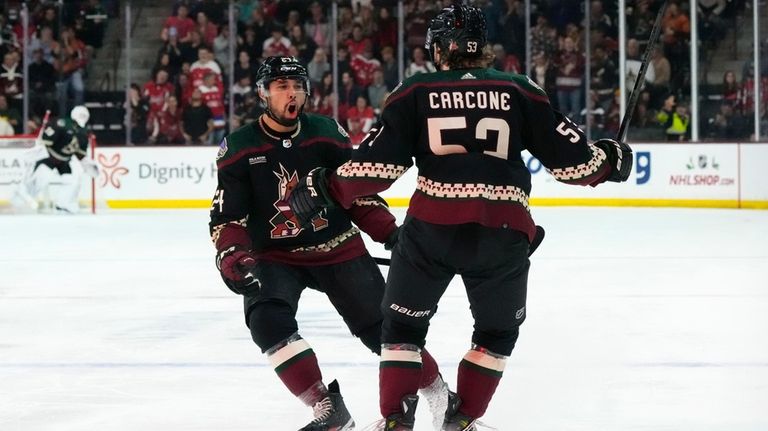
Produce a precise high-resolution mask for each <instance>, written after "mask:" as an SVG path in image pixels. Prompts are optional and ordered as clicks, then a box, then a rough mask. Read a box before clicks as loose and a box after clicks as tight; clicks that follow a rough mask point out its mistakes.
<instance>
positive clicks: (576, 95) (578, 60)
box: [555, 36, 584, 118]
mask: <svg viewBox="0 0 768 431" xmlns="http://www.w3.org/2000/svg"><path fill="white" fill-rule="evenodd" d="M556 64H558V68H557V79H556V80H555V86H556V87H557V104H558V106H559V107H560V109H561V110H562V112H563V114H565V115H566V116H567V117H569V118H577V116H578V115H579V114H580V113H581V108H582V106H583V103H582V102H583V97H582V92H581V88H582V86H583V84H584V82H583V81H584V78H583V77H584V56H583V54H582V53H581V51H579V50H578V48H577V47H576V42H574V40H573V39H572V38H571V37H570V36H566V37H565V38H564V42H563V49H562V50H561V51H560V52H559V54H558V57H557V61H556Z"/></svg>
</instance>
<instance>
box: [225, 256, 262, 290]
mask: <svg viewBox="0 0 768 431" xmlns="http://www.w3.org/2000/svg"><path fill="white" fill-rule="evenodd" d="M255 266H256V258H255V257H254V256H253V255H252V254H251V253H249V252H248V251H245V250H243V249H242V248H239V247H237V246H234V245H233V246H231V247H228V248H226V249H224V250H222V251H220V252H219V254H217V255H216V268H218V269H219V272H221V276H222V277H223V278H224V281H225V283H226V284H227V287H229V288H230V289H231V290H232V291H233V292H235V293H238V294H241V295H242V294H245V293H248V292H249V291H251V290H253V289H254V288H256V289H258V288H259V287H261V285H260V284H259V280H258V279H257V278H256V277H255V276H254V275H253V272H252V271H253V268H254V267H255Z"/></svg>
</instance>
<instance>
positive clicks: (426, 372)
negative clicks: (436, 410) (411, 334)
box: [419, 349, 440, 389]
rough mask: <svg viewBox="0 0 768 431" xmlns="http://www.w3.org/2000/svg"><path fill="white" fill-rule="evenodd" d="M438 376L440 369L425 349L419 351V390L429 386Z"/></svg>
mask: <svg viewBox="0 0 768 431" xmlns="http://www.w3.org/2000/svg"><path fill="white" fill-rule="evenodd" d="M438 375H440V369H439V368H438V367H437V362H436V361H435V358H433V357H432V355H430V354H429V352H427V349H422V350H421V380H419V389H424V388H426V387H428V386H429V385H431V384H432V383H433V382H434V381H435V379H436V378H437V376H438Z"/></svg>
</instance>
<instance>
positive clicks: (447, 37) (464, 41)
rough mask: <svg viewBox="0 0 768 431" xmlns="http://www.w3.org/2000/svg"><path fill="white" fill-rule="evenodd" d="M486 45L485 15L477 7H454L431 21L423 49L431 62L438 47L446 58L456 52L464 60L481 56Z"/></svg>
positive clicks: (453, 5)
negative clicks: (430, 58) (464, 58)
mask: <svg viewBox="0 0 768 431" xmlns="http://www.w3.org/2000/svg"><path fill="white" fill-rule="evenodd" d="M486 42H487V27H486V23H485V15H483V12H482V11H481V10H480V9H479V8H476V7H472V6H467V5H463V4H452V5H450V6H448V7H446V8H443V10H441V11H440V13H438V14H437V16H436V17H434V18H433V19H432V20H431V21H430V22H429V29H428V30H427V39H426V41H425V42H424V47H425V48H426V49H427V52H429V54H430V56H431V57H432V60H433V61H434V59H435V52H434V49H435V47H434V46H435V44H437V46H438V47H440V51H441V52H442V53H443V56H445V55H447V54H448V53H451V52H455V53H457V54H459V55H461V56H463V57H479V56H481V55H482V53H483V48H484V47H485V44H486Z"/></svg>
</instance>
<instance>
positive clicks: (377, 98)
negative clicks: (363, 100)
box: [368, 69, 389, 116]
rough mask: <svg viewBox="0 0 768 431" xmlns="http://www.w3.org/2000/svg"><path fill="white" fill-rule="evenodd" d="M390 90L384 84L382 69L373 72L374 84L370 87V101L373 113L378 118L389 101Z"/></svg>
mask: <svg viewBox="0 0 768 431" xmlns="http://www.w3.org/2000/svg"><path fill="white" fill-rule="evenodd" d="M388 94H389V89H388V88H387V84H385V83H384V72H382V71H381V69H376V70H374V71H373V82H372V83H371V85H369V86H368V100H370V102H371V108H373V112H374V113H375V114H376V115H377V116H378V115H380V114H381V110H382V108H384V101H385V100H386V99H387V95H388Z"/></svg>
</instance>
